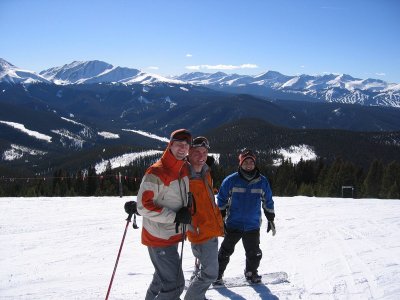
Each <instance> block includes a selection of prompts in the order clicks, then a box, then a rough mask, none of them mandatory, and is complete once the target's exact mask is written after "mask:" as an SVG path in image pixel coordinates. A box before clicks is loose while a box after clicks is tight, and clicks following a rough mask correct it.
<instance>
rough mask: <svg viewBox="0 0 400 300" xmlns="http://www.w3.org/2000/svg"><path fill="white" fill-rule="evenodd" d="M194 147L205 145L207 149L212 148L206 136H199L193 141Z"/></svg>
mask: <svg viewBox="0 0 400 300" xmlns="http://www.w3.org/2000/svg"><path fill="white" fill-rule="evenodd" d="M191 147H192V148H198V147H204V148H206V149H207V150H210V144H209V142H208V140H207V139H206V138H205V137H197V138H195V139H194V140H193V141H192V145H191Z"/></svg>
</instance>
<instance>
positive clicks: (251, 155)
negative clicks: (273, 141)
mask: <svg viewBox="0 0 400 300" xmlns="http://www.w3.org/2000/svg"><path fill="white" fill-rule="evenodd" d="M248 158H250V159H252V160H253V161H254V163H256V155H255V154H254V153H253V151H251V150H249V149H245V150H243V151H242V153H240V154H239V166H241V165H242V164H243V162H244V161H245V160H246V159H248Z"/></svg>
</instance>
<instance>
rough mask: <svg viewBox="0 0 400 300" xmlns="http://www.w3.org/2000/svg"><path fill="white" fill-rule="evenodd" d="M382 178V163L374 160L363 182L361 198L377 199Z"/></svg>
mask: <svg viewBox="0 0 400 300" xmlns="http://www.w3.org/2000/svg"><path fill="white" fill-rule="evenodd" d="M382 176H383V164H382V161H378V160H374V161H373V162H372V163H371V165H370V167H369V170H368V173H367V177H366V178H365V180H364V182H363V196H364V197H366V198H379V195H380V190H381V182H382Z"/></svg>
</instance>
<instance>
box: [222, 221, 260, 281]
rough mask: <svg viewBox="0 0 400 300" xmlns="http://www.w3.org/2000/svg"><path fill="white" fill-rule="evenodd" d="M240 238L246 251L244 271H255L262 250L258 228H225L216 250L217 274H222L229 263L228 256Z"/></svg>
mask: <svg viewBox="0 0 400 300" xmlns="http://www.w3.org/2000/svg"><path fill="white" fill-rule="evenodd" d="M240 239H242V243H243V247H244V250H245V251H246V270H245V272H249V271H250V272H253V273H254V272H256V271H257V269H258V266H259V265H260V261H261V257H262V251H261V249H260V230H259V229H257V230H252V231H239V230H235V229H228V228H226V231H225V238H224V240H223V241H222V244H221V247H220V248H219V251H218V264H219V275H220V276H222V274H224V271H225V269H226V266H227V265H228V263H229V259H230V256H231V255H232V254H233V252H234V251H235V245H236V244H237V242H239V240H240Z"/></svg>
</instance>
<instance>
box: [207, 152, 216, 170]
mask: <svg viewBox="0 0 400 300" xmlns="http://www.w3.org/2000/svg"><path fill="white" fill-rule="evenodd" d="M214 162H215V158H214V156H211V155H208V156H207V160H206V164H207V166H209V167H210V168H211V167H212V166H213V164H214Z"/></svg>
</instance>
